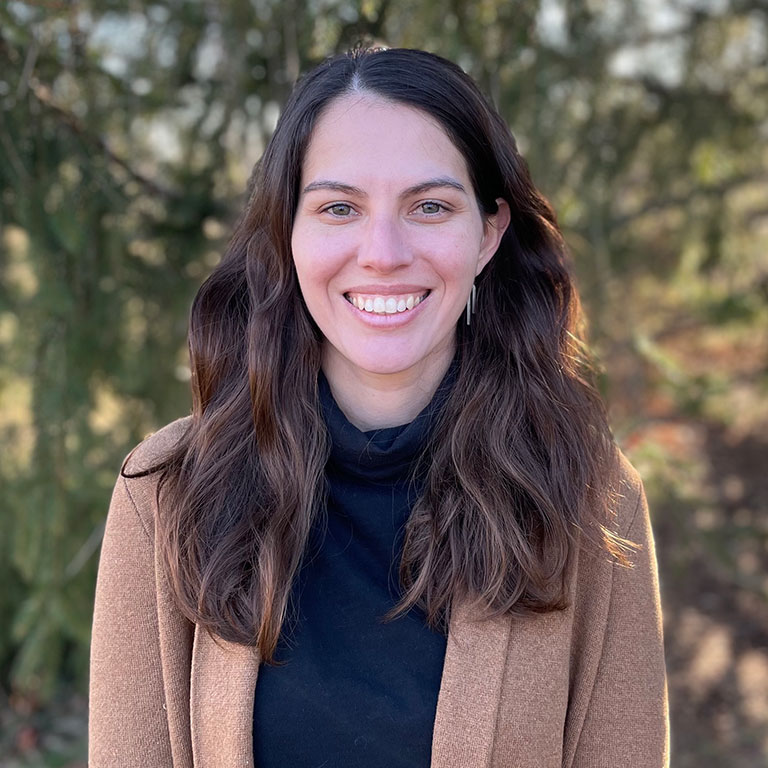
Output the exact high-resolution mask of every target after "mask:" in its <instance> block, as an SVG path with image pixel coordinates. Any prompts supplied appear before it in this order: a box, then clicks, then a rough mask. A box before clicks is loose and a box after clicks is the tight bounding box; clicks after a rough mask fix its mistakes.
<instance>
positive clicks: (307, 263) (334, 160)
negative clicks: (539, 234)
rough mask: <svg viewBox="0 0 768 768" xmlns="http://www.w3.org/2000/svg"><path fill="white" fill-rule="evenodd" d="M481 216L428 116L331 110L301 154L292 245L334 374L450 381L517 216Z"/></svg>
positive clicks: (365, 104)
mask: <svg viewBox="0 0 768 768" xmlns="http://www.w3.org/2000/svg"><path fill="white" fill-rule="evenodd" d="M497 203H498V204H499V212H498V213H497V214H495V215H494V216H491V217H486V216H483V215H482V213H481V211H480V209H479V207H478V204H477V201H476V198H475V194H474V191H473V189H472V183H471V181H470V178H469V173H468V170H467V167H466V162H465V160H464V158H463V156H462V155H461V153H460V152H459V150H458V149H457V148H456V147H455V146H454V144H453V142H452V141H451V139H450V138H449V137H448V135H447V134H446V133H445V131H444V130H443V129H442V128H441V127H440V126H439V125H438V124H437V123H436V122H435V121H434V120H432V119H431V118H430V117H429V116H428V115H426V113H423V112H421V111H419V110H417V109H414V108H412V107H408V106H405V105H402V104H397V103H393V102H391V101H386V100H384V99H381V98H378V97H375V96H372V95H368V94H363V95H361V94H352V95H347V96H344V97H342V98H339V99H337V100H336V101H335V102H333V103H332V104H331V105H330V106H329V107H328V108H327V109H326V111H325V112H323V114H322V116H321V117H320V119H319V120H318V122H317V125H316V127H315V128H314V131H313V133H312V137H311V140H310V143H309V147H308V149H307V152H306V154H305V157H304V163H303V167H302V178H301V194H300V197H299V202H298V207H297V211H296V217H295V221H294V226H293V236H292V240H291V246H292V250H293V259H294V264H295V266H296V272H297V275H298V279H299V283H300V286H301V291H302V294H303V296H304V300H305V302H306V305H307V308H308V309H309V312H310V314H311V315H312V317H313V319H314V320H315V322H316V323H317V325H318V327H319V328H320V330H321V332H322V333H323V336H324V337H325V341H324V345H323V370H324V371H325V373H326V375H327V376H328V377H329V379H331V377H332V376H333V377H336V376H344V375H360V374H361V373H364V374H379V375H382V374H402V373H404V372H408V373H409V374H413V375H415V376H416V377H423V376H427V378H428V379H430V378H432V379H434V376H430V373H432V374H434V373H435V372H437V371H439V372H440V375H442V372H444V371H445V370H446V369H447V367H448V365H449V363H450V360H451V358H452V357H453V353H454V349H455V337H456V321H457V320H458V318H459V316H460V315H461V314H462V313H463V311H464V308H465V305H466V302H467V298H468V296H469V293H470V290H471V288H472V283H473V281H474V279H475V277H476V275H478V274H479V273H480V271H481V270H482V269H483V267H484V266H485V265H486V264H487V263H488V261H489V260H490V258H491V256H493V254H494V252H495V251H496V248H497V247H498V244H499V240H500V238H501V235H502V233H503V231H504V228H505V227H506V225H507V223H508V221H509V209H508V206H507V204H506V202H504V201H503V200H499V201H497Z"/></svg>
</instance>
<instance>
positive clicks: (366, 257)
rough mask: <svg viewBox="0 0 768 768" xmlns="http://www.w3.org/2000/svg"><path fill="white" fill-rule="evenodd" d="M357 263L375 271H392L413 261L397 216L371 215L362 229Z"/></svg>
mask: <svg viewBox="0 0 768 768" xmlns="http://www.w3.org/2000/svg"><path fill="white" fill-rule="evenodd" d="M361 233H362V235H363V237H362V240H361V242H360V244H359V246H358V249H357V263H358V264H359V265H360V266H361V267H371V268H373V269H375V270H376V271H377V272H393V271H394V270H396V269H397V268H398V267H404V266H407V265H409V264H411V263H412V262H413V254H412V251H411V248H410V247H409V245H408V242H407V238H406V237H405V236H404V232H403V231H402V223H401V222H399V221H398V219H397V217H393V216H378V217H373V216H372V217H371V218H370V219H369V221H368V225H367V226H366V227H364V228H363V229H362V232H361Z"/></svg>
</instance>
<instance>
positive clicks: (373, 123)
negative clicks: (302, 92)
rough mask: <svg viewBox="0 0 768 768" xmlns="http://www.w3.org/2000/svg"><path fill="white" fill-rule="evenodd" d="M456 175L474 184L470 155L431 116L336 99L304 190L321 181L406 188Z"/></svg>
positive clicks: (322, 122)
mask: <svg viewBox="0 0 768 768" xmlns="http://www.w3.org/2000/svg"><path fill="white" fill-rule="evenodd" d="M445 175H451V176H454V177H455V178H456V179H457V180H458V181H460V182H462V183H463V184H465V185H466V187H467V189H469V188H470V186H471V184H470V181H469V173H468V170H467V165H466V161H465V160H464V156H463V155H462V154H461V152H460V151H459V150H458V148H457V147H456V145H455V144H454V143H453V141H452V139H451V138H450V137H449V136H448V134H447V133H446V132H445V130H444V129H443V128H442V126H441V125H440V124H439V123H438V122H437V121H436V120H435V119H433V118H432V117H431V116H429V115H428V114H427V113H426V112H422V111H421V110H419V109H416V108H414V107H410V106H407V105H404V104H400V103H397V102H393V101H389V100H386V99H383V98H380V97H376V96H372V95H370V94H349V95H346V96H343V97H340V98H338V99H336V100H335V101H333V102H331V104H330V105H329V106H328V107H327V108H326V110H325V111H324V112H323V113H322V114H321V116H320V118H319V119H318V121H317V123H316V125H315V128H314V130H313V131H312V135H311V137H310V141H309V145H308V147H307V150H306V152H305V155H304V162H303V165H302V186H304V185H306V184H308V183H311V182H312V181H317V180H319V179H331V180H334V181H343V182H345V183H355V184H358V183H362V182H366V181H367V182H368V183H370V184H377V183H383V184H392V185H397V184H402V185H403V186H408V185H409V184H412V183H418V182H420V181H423V180H424V178H433V177H438V176H445Z"/></svg>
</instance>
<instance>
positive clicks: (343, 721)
mask: <svg viewBox="0 0 768 768" xmlns="http://www.w3.org/2000/svg"><path fill="white" fill-rule="evenodd" d="M454 370H455V369H454V368H453V367H452V368H451V370H450V371H449V373H448V374H447V375H446V377H445V378H444V379H443V382H442V383H441V385H440V387H439V388H438V391H437V393H436V394H435V396H434V398H433V399H432V401H431V402H430V403H429V405H428V406H427V407H426V408H425V409H424V410H423V411H422V412H421V413H420V414H419V415H418V416H417V417H416V419H414V421H412V422H411V423H410V424H406V425H404V426H399V427H391V428H387V429H378V430H373V431H370V432H361V431H360V430H359V429H357V428H356V427H355V426H354V425H352V424H351V423H350V422H349V421H348V420H347V418H346V417H345V416H344V414H343V413H342V412H341V410H340V409H339V407H338V405H337V404H336V402H335V401H334V399H333V396H332V394H331V391H330V387H329V386H328V382H327V381H326V380H325V377H324V376H322V374H321V376H320V381H319V384H320V401H321V405H322V409H323V414H324V416H325V421H326V425H327V427H328V432H329V435H330V438H331V442H332V449H331V456H330V459H329V461H328V464H327V467H326V477H327V481H328V497H327V504H326V512H327V515H326V518H327V523H326V524H325V525H324V521H320V522H319V523H318V525H317V526H316V527H315V530H314V531H313V537H312V541H311V542H310V546H309V548H308V553H309V556H308V557H307V559H306V562H305V564H304V566H303V568H302V569H301V572H300V574H299V576H298V578H297V580H296V583H295V584H294V589H293V592H292V604H293V613H294V614H295V615H294V617H293V621H289V622H287V626H286V628H285V629H284V632H283V636H282V638H281V640H280V642H279V644H278V649H277V659H278V660H279V661H280V662H282V665H281V666H271V665H265V664H262V665H261V669H260V670H259V678H258V682H257V685H256V695H255V701H254V761H255V765H256V768H321V766H327V767H328V768H331V767H333V768H353V767H354V768H360V767H361V766H365V768H401V767H402V768H404V767H405V766H408V768H427V766H429V763H430V756H431V745H432V729H433V725H434V718H435V710H436V707H437V696H438V692H439V689H440V679H441V676H442V669H443V659H444V657H445V646H446V639H445V637H444V636H443V635H442V634H439V633H436V632H433V631H432V630H430V629H429V628H428V627H427V626H426V624H425V622H424V616H423V614H422V613H421V612H420V611H416V610H413V611H411V612H410V613H409V614H407V615H406V616H404V617H401V618H399V619H397V620H395V621H390V622H386V623H384V622H383V621H382V620H381V617H382V616H384V614H385V613H387V611H388V610H389V609H390V608H392V606H393V605H395V603H396V602H397V600H398V599H399V596H400V588H399V585H398V566H399V562H400V554H401V549H402V534H403V527H404V525H405V522H406V520H407V518H408V515H409V513H410V510H411V507H412V505H413V502H414V501H415V499H416V497H417V495H418V493H419V487H418V485H419V483H418V480H413V479H412V478H411V474H412V468H413V464H414V461H415V459H416V458H417V456H418V454H419V453H420V451H421V448H422V446H423V445H424V441H425V439H426V436H427V434H428V431H429V429H430V427H431V425H432V424H433V423H434V418H435V414H436V412H437V410H438V409H439V408H440V406H441V404H442V402H443V401H444V397H445V395H446V394H447V392H448V391H449V389H450V386H451V383H452V381H453V378H454Z"/></svg>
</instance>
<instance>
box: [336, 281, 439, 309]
mask: <svg viewBox="0 0 768 768" xmlns="http://www.w3.org/2000/svg"><path fill="white" fill-rule="evenodd" d="M428 290H430V289H429V288H427V287H426V286H423V285H415V284H414V283H396V284H393V285H380V284H378V285H377V284H376V283H369V284H367V285H355V286H352V287H351V288H347V289H346V290H345V291H344V293H373V294H376V295H378V296H397V295H398V294H401V293H413V294H418V295H421V294H422V293H426V292H427V291H428ZM409 311H411V310H409Z"/></svg>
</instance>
